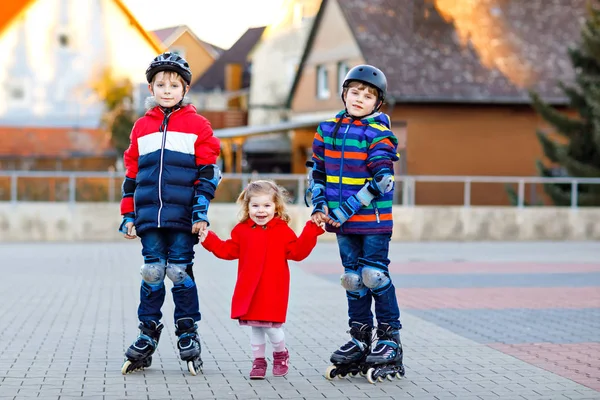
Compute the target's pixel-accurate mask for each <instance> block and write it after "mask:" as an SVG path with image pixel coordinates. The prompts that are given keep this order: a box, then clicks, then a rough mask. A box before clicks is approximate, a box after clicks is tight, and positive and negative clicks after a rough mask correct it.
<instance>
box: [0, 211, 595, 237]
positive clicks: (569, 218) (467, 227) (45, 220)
mask: <svg viewBox="0 0 600 400" xmlns="http://www.w3.org/2000/svg"><path fill="white" fill-rule="evenodd" d="M290 211H291V216H292V221H293V224H292V227H293V228H294V229H295V230H296V232H300V230H301V229H302V227H303V226H304V223H305V221H306V220H307V219H308V218H309V214H310V209H309V208H307V207H304V206H292V207H291V210H290ZM237 212H238V207H237V206H236V205H235V204H223V203H216V204H212V205H211V207H210V210H209V218H210V220H211V229H212V230H214V231H215V232H217V233H218V234H219V235H221V236H223V237H226V236H228V235H229V233H230V231H231V228H232V227H233V226H234V225H235V223H236V221H237ZM118 213H119V205H118V204H117V203H87V204H86V203H77V204H74V205H70V204H68V203H43V202H39V203H17V204H11V203H0V242H14V241H114V240H123V239H122V237H121V235H120V234H119V232H117V228H118V226H119V224H120V222H121V218H120V216H119V215H118ZM394 221H395V230H394V235H393V240H394V241H397V242H400V241H420V240H450V241H493V240H505V241H518V240H600V208H587V209H579V210H571V209H568V208H552V207H545V208H537V207H536V208H524V209H518V208H515V207H472V208H462V207H396V208H395V209H394ZM334 239H335V236H334V235H330V234H326V235H324V236H322V240H334Z"/></svg>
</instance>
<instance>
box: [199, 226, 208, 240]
mask: <svg viewBox="0 0 600 400" xmlns="http://www.w3.org/2000/svg"><path fill="white" fill-rule="evenodd" d="M207 236H208V229H204V230H201V231H200V233H198V240H199V241H200V243H202V242H204V241H205V240H206V237H207Z"/></svg>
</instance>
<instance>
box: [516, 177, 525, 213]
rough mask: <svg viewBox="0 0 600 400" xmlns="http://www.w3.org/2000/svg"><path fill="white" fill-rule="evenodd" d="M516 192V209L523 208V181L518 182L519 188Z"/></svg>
mask: <svg viewBox="0 0 600 400" xmlns="http://www.w3.org/2000/svg"><path fill="white" fill-rule="evenodd" d="M517 191H518V196H517V207H519V208H523V206H524V205H525V181H524V180H523V179H521V180H519V186H518V190H517Z"/></svg>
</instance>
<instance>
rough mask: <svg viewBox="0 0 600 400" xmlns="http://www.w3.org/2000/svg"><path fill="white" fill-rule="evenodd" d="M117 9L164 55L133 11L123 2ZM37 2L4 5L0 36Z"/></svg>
mask: <svg viewBox="0 0 600 400" xmlns="http://www.w3.org/2000/svg"><path fill="white" fill-rule="evenodd" d="M113 1H114V2H115V4H116V5H117V7H118V8H119V9H120V10H121V11H123V13H124V14H125V15H126V16H127V18H128V19H129V22H130V23H131V24H132V25H133V26H134V27H135V28H136V29H137V30H138V32H139V33H140V34H141V35H142V36H143V37H144V38H145V39H146V41H148V43H149V44H150V45H151V46H152V47H153V48H154V50H155V51H156V53H162V52H163V51H164V48H163V46H162V44H161V43H159V42H158V41H157V40H156V39H155V38H154V36H153V35H151V34H150V33H148V31H146V30H145V29H144V28H143V27H142V25H141V24H140V23H139V22H138V20H137V19H136V18H135V17H134V16H133V14H132V13H131V11H129V9H128V8H127V7H126V6H125V4H123V2H122V1H121V0H113ZM35 2H36V0H12V1H9V2H6V4H2V12H1V13H0V36H1V35H2V33H3V32H4V30H6V29H7V28H8V27H9V26H10V24H11V23H12V22H13V21H15V20H16V19H17V18H18V17H19V16H20V15H22V14H23V13H24V12H25V11H26V10H27V8H28V7H30V6H32V5H33V4H34V3H35Z"/></svg>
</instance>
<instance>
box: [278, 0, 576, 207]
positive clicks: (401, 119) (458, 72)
mask: <svg viewBox="0 0 600 400" xmlns="http://www.w3.org/2000/svg"><path fill="white" fill-rule="evenodd" d="M465 3H466V2H465V1H450V0H370V1H366V0H365V1H357V0H323V2H322V4H321V7H320V9H319V12H318V14H317V16H316V19H315V23H314V25H313V27H312V30H311V33H310V37H309V39H308V43H307V46H306V48H305V50H304V54H303V56H302V61H301V63H300V67H299V69H298V73H297V75H296V78H295V81H294V84H293V87H292V90H291V91H290V96H289V98H288V105H289V107H290V109H291V112H292V116H291V120H292V121H296V122H298V121H303V120H304V121H306V120H310V119H314V118H316V117H322V118H328V117H331V116H332V115H334V114H335V113H337V112H338V111H339V110H340V109H342V104H341V102H340V91H341V83H342V81H343V79H344V76H345V74H346V71H347V70H348V68H349V67H352V66H354V65H358V64H362V63H368V64H373V65H375V66H378V67H380V68H381V69H382V70H383V71H384V72H385V74H386V76H387V79H388V98H387V104H385V105H384V107H383V111H385V112H386V113H388V114H389V115H390V117H391V120H392V129H393V130H394V131H395V133H396V134H397V136H398V137H399V140H400V143H401V147H402V148H401V149H400V150H401V155H402V160H403V161H402V163H400V164H399V165H398V166H397V173H400V174H410V175H489V176H531V175H536V170H535V162H534V161H535V159H536V158H539V157H541V156H542V151H541V148H540V145H539V143H538V141H537V138H536V135H535V131H536V129H538V128H540V127H542V126H543V125H544V122H543V121H542V120H541V118H540V116H539V115H537V114H536V113H535V112H534V110H533V109H532V108H531V106H530V100H529V97H528V90H534V91H536V92H537V93H539V94H540V95H541V96H542V98H543V99H544V100H545V101H547V102H549V103H550V104H553V105H555V106H557V107H562V108H563V109H564V108H565V106H566V105H567V104H568V99H566V98H565V97H564V95H563V93H562V91H561V90H560V88H559V86H558V85H557V83H558V82H559V81H563V82H567V83H568V82H572V81H573V78H574V73H573V70H572V66H571V64H570V62H569V60H568V56H567V48H568V47H569V46H573V45H575V44H576V43H577V42H578V40H579V35H580V29H581V26H582V24H583V22H584V19H585V16H586V0H564V1H545V0H528V1H522V0H502V1H500V0H473V1H470V2H469V6H467V5H466V4H465ZM314 128H315V127H314V126H313V127H309V128H307V129H297V130H295V131H294V133H293V135H292V163H293V165H292V170H293V172H296V173H302V172H304V171H305V167H304V162H305V160H306V158H307V157H310V154H311V150H310V149H311V143H312V139H313V135H314ZM471 195H472V204H477V205H486V204H508V199H507V196H506V193H505V188H504V187H503V186H502V185H497V186H494V185H490V184H480V185H477V184H474V185H473V187H472V193H471ZM462 201H463V187H462V185H461V184H456V185H453V184H436V183H431V184H429V183H422V184H418V185H417V197H416V203H417V204H422V205H426V204H462Z"/></svg>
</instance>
